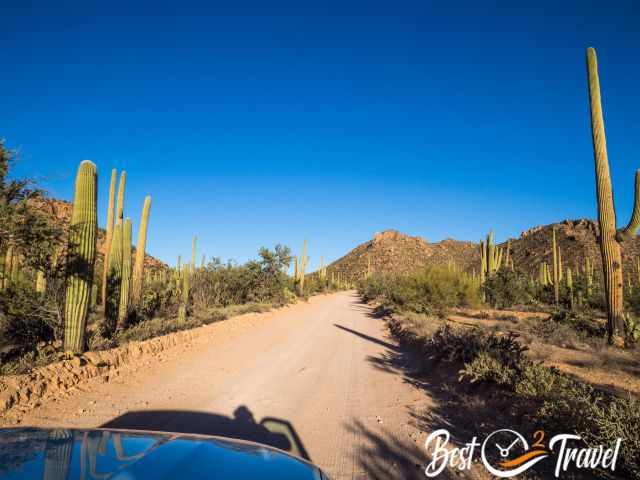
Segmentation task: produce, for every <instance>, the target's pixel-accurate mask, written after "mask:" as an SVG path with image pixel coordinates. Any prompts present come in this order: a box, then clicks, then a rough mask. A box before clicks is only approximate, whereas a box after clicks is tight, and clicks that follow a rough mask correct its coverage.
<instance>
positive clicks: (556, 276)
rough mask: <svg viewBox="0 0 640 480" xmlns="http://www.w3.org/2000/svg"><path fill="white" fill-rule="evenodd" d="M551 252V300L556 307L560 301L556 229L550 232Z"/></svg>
mask: <svg viewBox="0 0 640 480" xmlns="http://www.w3.org/2000/svg"><path fill="white" fill-rule="evenodd" d="M551 235H552V237H551V250H552V256H553V298H554V300H555V303H556V305H557V304H558V302H559V301H560V275H559V274H558V244H557V241H556V229H555V228H554V229H553V230H552V234H551Z"/></svg>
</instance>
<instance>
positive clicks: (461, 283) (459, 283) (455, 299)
mask: <svg viewBox="0 0 640 480" xmlns="http://www.w3.org/2000/svg"><path fill="white" fill-rule="evenodd" d="M388 288H389V293H388V296H389V300H390V301H391V302H392V303H393V304H394V305H396V306H397V307H399V308H400V309H405V310H409V311H413V312H416V313H427V314H429V313H436V314H438V315H445V314H446V312H447V310H448V309H450V308H452V307H473V306H475V305H477V304H478V303H479V302H480V293H479V291H478V288H477V287H476V285H475V284H474V283H473V282H472V281H471V279H469V278H467V277H466V276H463V275H460V274H459V273H456V272H453V271H449V270H448V269H446V268H442V267H431V268H427V269H425V270H423V271H422V272H419V273H416V274H414V275H410V276H407V277H398V278H397V279H396V280H395V281H393V282H392V283H391V285H390V286H389V287H388Z"/></svg>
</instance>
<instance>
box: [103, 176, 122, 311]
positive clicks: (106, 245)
mask: <svg viewBox="0 0 640 480" xmlns="http://www.w3.org/2000/svg"><path fill="white" fill-rule="evenodd" d="M117 180H118V171H117V170H116V169H115V168H114V169H113V170H111V182H110V183H109V207H108V208H107V229H106V230H107V235H106V238H105V242H104V258H103V260H102V285H101V287H102V288H101V290H100V293H101V295H100V301H101V303H102V305H103V306H104V302H105V298H106V297H107V275H108V273H109V251H110V250H111V240H112V239H113V220H114V211H113V209H114V203H115V197H116V181H117Z"/></svg>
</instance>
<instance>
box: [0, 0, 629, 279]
mask: <svg viewBox="0 0 640 480" xmlns="http://www.w3.org/2000/svg"><path fill="white" fill-rule="evenodd" d="M491 3H492V5H491V6H489V4H488V2H426V1H419V2H403V1H395V2H375V1H367V2H347V1H339V2H338V1H336V2H313V1H309V2H300V1H296V2H262V1H260V2H243V1H237V2H220V3H216V2H206V3H205V2H202V3H192V2H189V1H180V2H158V1H154V2H149V3H138V2H126V3H117V2H94V1H88V2H87V1H86V0H85V1H82V2H71V1H68V2H28V1H19V2H18V1H16V2H13V1H9V2H7V1H6V0H5V1H3V2H2V12H3V28H2V29H1V30H0V44H1V45H2V60H1V61H2V74H1V75H0V92H2V94H1V95H0V137H3V138H5V140H6V142H7V144H8V145H9V146H10V147H12V148H18V149H19V151H20V161H19V163H18V165H17V168H16V174H17V175H27V176H32V177H36V178H37V179H38V180H39V182H40V183H41V185H43V186H44V187H45V188H46V189H47V190H48V191H49V192H50V193H51V194H52V195H54V196H56V197H60V198H64V199H71V197H72V187H73V178H74V175H75V170H76V168H77V165H78V164H79V162H80V161H81V160H83V159H91V160H93V161H94V162H95V163H96V164H97V165H98V169H99V175H100V185H99V187H100V205H99V208H100V218H101V224H104V218H105V217H106V203H107V195H108V192H107V188H108V182H109V175H110V171H111V168H113V167H115V168H118V169H119V170H121V169H126V171H127V174H128V183H127V199H126V210H125V214H126V215H129V216H131V217H132V219H133V221H134V225H136V224H137V223H138V221H139V215H140V210H141V208H142V201H143V198H144V196H145V195H147V194H150V195H152V197H153V206H152V212H151V224H150V233H149V240H148V251H149V252H150V253H151V254H153V255H156V256H158V257H159V258H161V259H163V260H165V261H168V262H171V263H173V262H175V258H176V256H177V255H178V254H179V253H181V254H182V255H183V257H184V256H185V255H189V251H190V239H191V236H192V235H194V234H197V235H198V238H199V247H200V248H199V250H200V252H204V253H206V254H207V255H215V256H221V257H223V258H234V259H236V260H238V261H244V260H246V259H248V258H251V257H254V256H255V252H256V251H257V249H258V248H259V247H260V246H262V245H264V246H273V245H275V244H276V243H284V244H286V245H289V246H291V247H292V248H293V249H294V251H297V250H299V249H300V247H301V245H302V241H303V239H304V238H308V239H309V254H310V256H311V260H312V262H311V265H312V267H314V268H315V266H316V265H317V262H318V260H319V257H320V255H324V257H325V260H334V259H336V258H338V257H340V256H341V255H343V254H344V253H346V252H347V251H348V250H349V249H351V248H353V247H354V246H355V245H356V244H358V243H360V242H363V241H366V240H367V239H369V238H371V236H372V235H373V233H374V232H376V231H380V230H384V229H387V228H395V229H398V230H400V231H403V232H406V233H409V234H413V235H421V236H423V237H425V238H426V239H428V240H430V241H437V240H441V239H443V238H447V237H451V238H457V239H463V240H477V239H479V238H480V237H481V236H482V235H483V234H484V233H486V231H487V230H489V229H490V228H494V229H495V231H496V236H497V238H498V239H499V240H502V239H505V238H507V237H509V236H517V235H519V234H520V232H521V231H522V230H525V229H527V228H529V227H531V226H533V225H538V224H544V223H549V222H553V221H558V220H561V219H564V218H578V217H594V216H595V200H594V179H593V155H592V150H591V136H590V129H589V114H588V99H587V91H586V73H585V60H584V57H585V48H586V47H588V46H595V47H596V48H597V50H598V55H599V62H600V69H601V72H600V73H601V82H602V88H603V98H604V109H605V119H606V122H607V123H606V127H607V136H608V144H609V156H610V161H611V168H612V174H613V180H614V191H615V194H616V205H617V208H618V223H620V224H623V223H626V222H627V220H628V216H629V214H630V211H631V203H632V197H633V190H632V185H633V172H634V171H635V169H636V168H637V167H640V152H639V150H640V149H639V143H640V95H639V94H638V85H640V66H638V62H637V59H638V51H640V30H638V25H640V6H638V4H637V2H636V4H635V5H634V2H615V1H613V2H606V5H605V4H604V3H603V2H593V3H590V2H575V3H572V2H540V1H536V2H531V4H530V5H529V6H525V5H524V2H491ZM559 3H562V5H558V4H559ZM515 4H522V5H515ZM132 5H133V6H132ZM231 5H233V6H231ZM198 257H199V256H198Z"/></svg>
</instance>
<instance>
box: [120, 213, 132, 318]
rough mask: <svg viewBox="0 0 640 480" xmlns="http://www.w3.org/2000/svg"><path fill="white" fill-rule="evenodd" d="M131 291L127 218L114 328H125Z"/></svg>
mask: <svg viewBox="0 0 640 480" xmlns="http://www.w3.org/2000/svg"><path fill="white" fill-rule="evenodd" d="M130 290H131V219H130V218H127V219H126V220H125V221H124V223H123V226H122V277H121V279H120V304H119V306H118V323H117V326H116V328H117V329H118V330H122V329H123V328H124V327H126V324H127V318H128V317H129V298H130V297H129V294H130Z"/></svg>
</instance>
